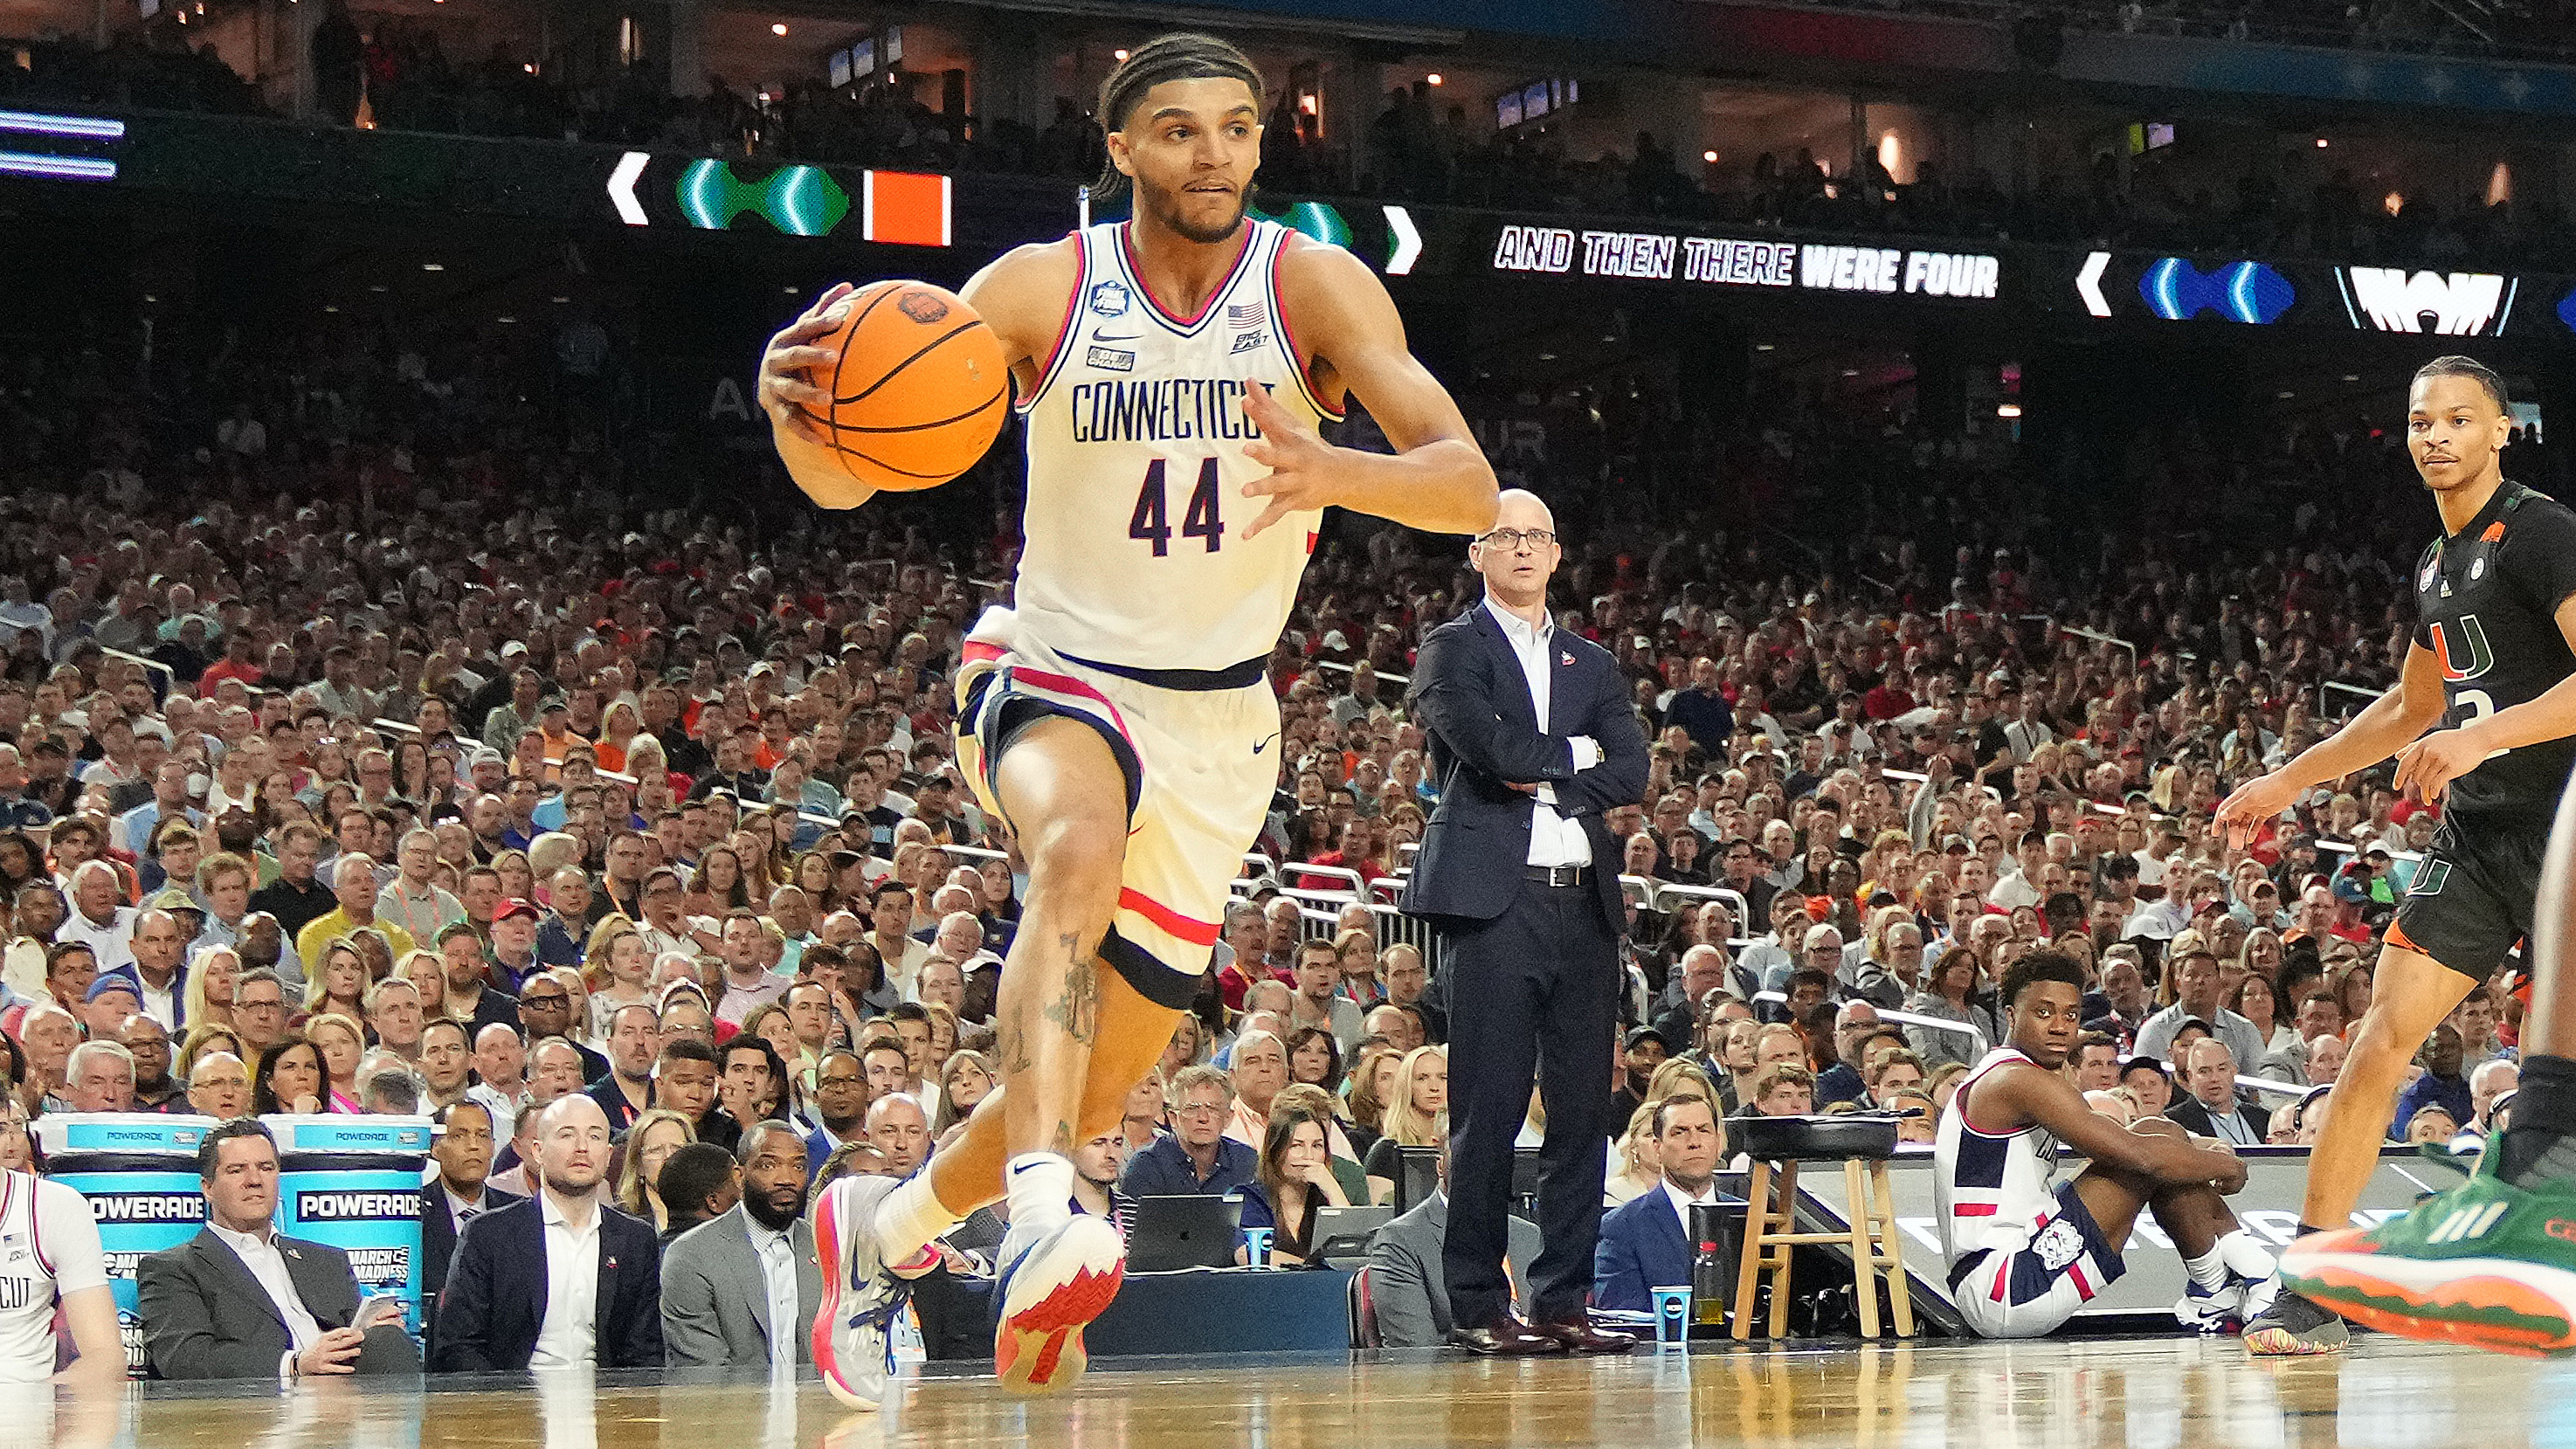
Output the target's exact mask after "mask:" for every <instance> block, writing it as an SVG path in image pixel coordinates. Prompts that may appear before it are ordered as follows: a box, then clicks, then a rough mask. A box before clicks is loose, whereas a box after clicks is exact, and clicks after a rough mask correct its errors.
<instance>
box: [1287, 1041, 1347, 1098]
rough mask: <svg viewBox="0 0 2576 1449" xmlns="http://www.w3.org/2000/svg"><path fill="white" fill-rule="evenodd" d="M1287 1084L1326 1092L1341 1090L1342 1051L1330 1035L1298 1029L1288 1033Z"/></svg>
mask: <svg viewBox="0 0 2576 1449" xmlns="http://www.w3.org/2000/svg"><path fill="white" fill-rule="evenodd" d="M1288 1080H1290V1081H1292V1082H1303V1083H1305V1084H1306V1085H1308V1086H1310V1087H1321V1088H1323V1089H1324V1090H1325V1091H1326V1092H1339V1091H1340V1090H1341V1089H1342V1048H1341V1044H1340V1043H1339V1042H1337V1041H1335V1040H1334V1039H1333V1034H1332V1033H1331V1032H1329V1031H1327V1030H1325V1029H1324V1028H1322V1027H1320V1026H1301V1027H1299V1028H1297V1029H1296V1030H1295V1031H1292V1032H1290V1033H1288Z"/></svg>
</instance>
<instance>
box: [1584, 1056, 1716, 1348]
mask: <svg viewBox="0 0 2576 1449" xmlns="http://www.w3.org/2000/svg"><path fill="white" fill-rule="evenodd" d="M1725 1155H1726V1133H1725V1131H1724V1129H1722V1128H1721V1127H1720V1126H1719V1125H1718V1120H1717V1113H1716V1109H1715V1108H1713V1107H1712V1106H1710V1104H1709V1102H1708V1099H1707V1098H1705V1097H1702V1096H1700V1095H1699V1094H1698V1093H1696V1092H1691V1093H1683V1094H1679V1095H1675V1096H1671V1097H1666V1098H1665V1099H1664V1100H1663V1102H1662V1104H1661V1105H1659V1106H1658V1107H1656V1109H1655V1156H1656V1159H1657V1160H1658V1161H1659V1162H1661V1163H1662V1165H1663V1180H1662V1181H1661V1182H1658V1183H1657V1184H1655V1186H1654V1187H1652V1188H1650V1189H1648V1190H1647V1191H1645V1192H1641V1193H1639V1194H1637V1195H1636V1196H1635V1197H1633V1198H1630V1199H1629V1200H1628V1201H1626V1202H1624V1203H1621V1204H1620V1205H1619V1206H1617V1207H1615V1208H1613V1209H1611V1210H1610V1212H1609V1213H1608V1214H1606V1215H1605V1216H1604V1217H1603V1218H1602V1219H1601V1243H1600V1246H1599V1247H1598V1248H1596V1249H1595V1250H1594V1252H1593V1255H1592V1306H1594V1307H1595V1308H1620V1309H1627V1310H1629V1311H1632V1312H1637V1313H1645V1312H1651V1311H1652V1310H1653V1308H1654V1293H1653V1292H1652V1290H1653V1289H1657V1288H1674V1287H1679V1286H1681V1285H1684V1284H1687V1283H1689V1282H1690V1281H1691V1260H1692V1256H1693V1255H1692V1252H1691V1236H1690V1210H1691V1209H1692V1208H1693V1207H1695V1206H1698V1205H1700V1204H1704V1203H1715V1202H1717V1201H1719V1200H1720V1199H1719V1198H1718V1195H1717V1164H1718V1161H1719V1160H1720V1159H1721V1158H1723V1157H1724V1156H1725Z"/></svg>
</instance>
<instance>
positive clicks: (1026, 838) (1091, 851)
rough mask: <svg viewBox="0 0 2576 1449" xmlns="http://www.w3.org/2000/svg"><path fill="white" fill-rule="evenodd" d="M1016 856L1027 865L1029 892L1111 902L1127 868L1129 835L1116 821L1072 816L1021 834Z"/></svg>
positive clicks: (1115, 896) (1052, 821)
mask: <svg viewBox="0 0 2576 1449" xmlns="http://www.w3.org/2000/svg"><path fill="white" fill-rule="evenodd" d="M1020 853H1021V855H1022V856H1023V857H1024V858H1026V859H1027V861H1028V863H1029V880H1030V884H1031V887H1032V889H1037V888H1043V889H1044V890H1045V891H1047V892H1048V893H1049V894H1050V895H1056V894H1066V895H1071V896H1075V897H1079V898H1086V899H1087V898H1091V897H1098V898H1100V899H1102V900H1106V901H1114V900H1115V899H1116V898H1117V894H1118V878H1119V875H1120V873H1121V872H1122V871H1124V870H1125V869H1126V864H1127V831H1126V827H1125V826H1124V825H1123V824H1122V823H1121V822H1119V821H1117V820H1115V819H1108V820H1094V819H1091V818H1090V817H1089V816H1087V815H1073V816H1069V817H1064V818H1059V819H1056V820H1051V821H1049V822H1047V823H1046V824H1045V825H1043V826H1040V827H1039V828H1038V829H1036V830H1034V831H1027V832H1023V833H1022V835H1021V836H1020Z"/></svg>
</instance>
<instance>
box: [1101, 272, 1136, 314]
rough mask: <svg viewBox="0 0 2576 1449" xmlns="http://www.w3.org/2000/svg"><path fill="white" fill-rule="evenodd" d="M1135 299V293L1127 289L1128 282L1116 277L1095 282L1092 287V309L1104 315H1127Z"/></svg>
mask: <svg viewBox="0 0 2576 1449" xmlns="http://www.w3.org/2000/svg"><path fill="white" fill-rule="evenodd" d="M1135 300H1136V299H1135V295H1134V294H1133V293H1131V292H1129V291H1128V290H1127V284H1126V283H1125V282H1121V281H1118V280H1116V279H1114V278H1113V279H1111V280H1109V281H1106V282H1099V283H1095V284H1094V285H1093V286H1092V288H1091V310H1092V311H1094V312H1096V313H1098V314H1100V315H1101V316H1103V317H1124V316H1126V315H1127V309H1128V308H1129V307H1131V306H1133V305H1134V304H1135Z"/></svg>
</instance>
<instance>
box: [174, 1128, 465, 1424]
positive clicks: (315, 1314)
mask: <svg viewBox="0 0 2576 1449" xmlns="http://www.w3.org/2000/svg"><path fill="white" fill-rule="evenodd" d="M197 1176H198V1178H199V1180H200V1181H201V1182H202V1183H203V1185H204V1188H205V1194H206V1225H205V1226H204V1227H203V1228H200V1229H198V1231H197V1235H196V1236H195V1237H193V1238H190V1239H189V1240H188V1241H186V1242H184V1243H181V1244H180V1245H178V1246H177V1247H175V1248H164V1249H162V1250H161V1251H160V1252H157V1253H153V1254H150V1255H148V1256H146V1257H145V1258H144V1259H143V1261H142V1263H141V1265H140V1267H139V1269H138V1276H139V1277H140V1279H141V1283H140V1287H139V1292H140V1308H141V1312H142V1317H143V1347H144V1352H145V1354H146V1355H147V1356H148V1357H149V1358H150V1360H151V1363H152V1371H153V1372H154V1373H155V1374H157V1375H159V1376H160V1377H162V1378H165V1379H265V1378H276V1379H296V1378H302V1377H304V1376H306V1375H308V1374H310V1375H314V1376H326V1375H336V1374H352V1373H363V1374H416V1373H419V1372H420V1353H419V1351H418V1350H417V1349H415V1348H413V1347H412V1342H411V1338H410V1337H409V1335H407V1334H405V1333H404V1332H403V1326H402V1311H401V1307H400V1305H399V1303H396V1302H392V1301H391V1300H388V1301H387V1304H386V1305H385V1306H377V1307H372V1308H370V1309H369V1310H368V1311H367V1312H365V1313H364V1314H363V1315H362V1314H361V1312H360V1305H359V1302H358V1280H357V1278H356V1276H355V1275H353V1274H352V1273H350V1271H349V1256H348V1254H346V1253H343V1252H341V1251H340V1250H339V1249H337V1248H333V1247H327V1246H325V1245H323V1244H321V1243H309V1242H305V1241H302V1240H300V1239H296V1238H289V1237H286V1236H283V1235H282V1234H280V1233H279V1232H278V1231H277V1230H276V1228H275V1227H274V1226H273V1225H272V1224H271V1219H272V1218H273V1217H274V1216H275V1215H276V1212H277V1142H276V1140H275V1139H274V1138H272V1137H270V1136H269V1133H268V1129H267V1128H266V1127H264V1126H262V1125H260V1123H259V1122H257V1121H256V1120H253V1119H250V1118H241V1119H237V1120H235V1121H231V1122H226V1123H224V1124H223V1125H222V1126H220V1127H217V1128H215V1129H214V1130H213V1131H211V1132H208V1133H207V1134H206V1139H205V1142H204V1144H203V1145H202V1146H200V1147H199V1148H198V1150H197ZM388 1307H390V1309H391V1311H390V1312H388V1311H387V1308H388ZM362 1317H363V1319H364V1322H363V1323H361V1321H360V1320H361V1318H362Z"/></svg>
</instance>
